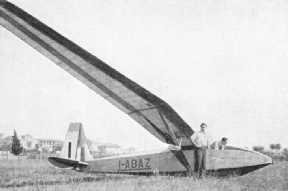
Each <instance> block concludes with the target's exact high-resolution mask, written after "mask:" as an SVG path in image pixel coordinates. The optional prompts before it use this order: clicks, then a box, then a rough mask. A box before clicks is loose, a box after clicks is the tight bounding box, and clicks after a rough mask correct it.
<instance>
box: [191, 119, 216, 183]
mask: <svg viewBox="0 0 288 191" xmlns="http://www.w3.org/2000/svg"><path fill="white" fill-rule="evenodd" d="M200 127H201V130H200V131H198V132H195V133H194V134H193V135H192V136H191V141H192V142H193V143H194V145H195V146H196V149H195V160H196V161H195V162H196V165H195V171H196V173H197V176H198V178H203V174H205V169H206V149H210V144H211V143H212V138H211V136H210V135H209V134H208V133H207V132H206V129H207V125H206V124H205V123H202V124H201V125H200Z"/></svg>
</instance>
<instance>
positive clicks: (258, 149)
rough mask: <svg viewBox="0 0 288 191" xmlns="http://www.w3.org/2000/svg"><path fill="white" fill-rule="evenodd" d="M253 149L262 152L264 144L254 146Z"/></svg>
mask: <svg viewBox="0 0 288 191" xmlns="http://www.w3.org/2000/svg"><path fill="white" fill-rule="evenodd" d="M252 149H253V151H258V152H262V151H263V150H264V147H263V146H253V148H252Z"/></svg>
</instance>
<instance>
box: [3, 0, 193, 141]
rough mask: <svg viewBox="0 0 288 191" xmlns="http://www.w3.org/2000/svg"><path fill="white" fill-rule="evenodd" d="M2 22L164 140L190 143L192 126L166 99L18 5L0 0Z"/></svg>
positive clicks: (8, 28)
mask: <svg viewBox="0 0 288 191" xmlns="http://www.w3.org/2000/svg"><path fill="white" fill-rule="evenodd" d="M0 24H1V25H2V26H3V27H5V28H6V29H7V30H9V31H10V32H12V33H14V34H15V35H16V36H17V37H19V38H20V39H22V40H23V41H25V42H26V43H27V44H29V45H30V46H32V47H33V48H34V49H36V50H37V51H38V52H40V53H41V54H43V55H44V56H46V57H47V58H49V59H50V60H51V61H53V62H54V63H55V64H57V65H58V66H60V67H61V68H62V69H64V70H65V71H67V72H68V73H70V74H71V75H73V76H74V77H75V78H77V79H78V80H80V81H81V82H83V83H84V84H85V85H87V86H88V87H89V88H91V89H92V90H93V91H95V92H96V93H97V94H99V95H101V96H102V97H103V98H105V99H106V100H107V101H109V102H110V103H112V104H113V105H114V106H116V107H117V108H119V109H120V110H121V111H123V112H125V113H126V114H128V115H129V116H130V117H131V118H133V119H134V120H135V121H136V122H138V123H139V124H140V125H141V126H143V127H144V128H145V129H146V130H148V131H149V132H150V133H152V134H153V135H154V136H155V137H157V138H158V139H159V140H161V141H162V142H164V143H168V144H173V145H179V144H178V142H179V141H180V139H181V140H182V146H191V145H192V143H191V140H190V139H189V137H190V136H191V135H192V134H193V130H192V129H191V128H190V126H189V125H188V124H187V123H186V122H185V121H184V120H183V119H182V118H181V117H180V116H179V115H178V114H177V113H176V111H174V109H173V108H172V107H170V106H169V105H168V104H167V103H166V102H164V101H163V100H161V99H160V98H158V97H157V96H155V95H153V94H152V93H150V92H149V91H147V90H146V89H144V88H143V87H141V86H140V85H138V84H137V83H135V82H133V81H132V80H130V79H128V78H127V77H125V76H124V75H122V74H121V73H119V72H118V71H116V70H115V69H113V68H111V67H110V66H109V65H107V64H105V63H104V62H103V61H101V60H100V59H98V58H97V57H95V56H94V55H92V54H90V53H89V52H87V51H86V50H84V49H82V48H81V47H79V46H78V45H76V44H75V43H73V42H72V41H70V40H68V39H67V38H65V37H63V36H62V35H60V34H59V33H57V32H56V31H54V30H53V29H51V28H50V27H48V26H46V25H45V24H43V23H42V22H40V21H39V20H37V19H36V18H34V17H33V16H31V15H29V14H28V13H26V12H25V11H23V10H22V9H20V8H18V7H17V6H15V5H13V4H11V3H9V2H7V1H4V0H0Z"/></svg>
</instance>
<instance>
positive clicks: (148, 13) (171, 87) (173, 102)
mask: <svg viewBox="0 0 288 191" xmlns="http://www.w3.org/2000/svg"><path fill="white" fill-rule="evenodd" d="M10 2H12V3H14V4H16V5H17V6H19V7H20V8H22V9H24V10H25V11H26V12H28V13H29V14H31V15H33V16H34V17H36V18H37V19H39V20H40V21H42V22H43V23H45V24H46V25H48V26H50V27H51V28H53V29H54V30H56V31H57V32H59V33H60V34H62V35H63V36H65V37H67V38H68V39H70V40H72V41H73V42H75V43H76V44H78V45H79V46H81V47H83V48H84V49H86V50H87V51H88V52H90V53H92V54H94V55H95V56H96V57H98V58H100V59H101V60H102V61H104V62H105V63H107V64H108V65H110V66H111V67H113V68H114V69H116V70H118V71H119V72H120V73H122V74H124V75H125V76H127V77H128V78H130V79H131V80H133V81H135V82H137V83H138V84H139V85H141V86H142V87H144V88H145V89H147V90H149V91H150V92H152V93H153V94H155V95H156V96H158V97H160V98H161V99H163V100H164V101H166V102H167V103H168V104H169V105H170V106H172V107H173V108H174V109H175V111H176V112H177V113H178V114H179V115H180V116H181V117H182V118H183V119H184V120H185V121H186V122H187V123H188V124H189V125H190V126H191V128H192V129H193V130H194V131H198V130H199V129H200V127H199V125H200V124H201V123H203V122H204V123H207V125H208V130H209V132H210V134H212V136H213V139H214V140H220V139H221V138H222V137H227V138H228V139H229V141H228V144H229V145H233V146H239V147H248V148H251V147H252V146H256V145H261V146H264V147H266V148H268V147H269V144H271V143H275V144H276V143H280V144H281V145H282V147H288V64H287V63H288V54H287V52H288V35H287V34H288V2H287V1H285V0H273V1H270V0H263V1H248V0H247V1H246V0H243V1H235V0H223V1H212V0H202V1H196V0H194V1H192V0H182V1H178V0H177V1H176V0H167V1H160V0H153V1H152V0H147V1H143V0H142V1H141V0H133V1H132V0H99V1H94V0H86V1H76V0H75V1H74V0H73V1H72V0H61V1H60V0H50V1H45V0H12V1H10ZM72 122H81V123H82V124H83V127H84V132H85V134H86V137H87V138H89V139H91V140H98V141H103V142H113V143H116V144H119V145H121V146H123V147H130V146H133V147H136V148H137V149H138V150H153V149H157V148H163V147H166V145H165V144H163V143H162V142H160V141H159V140H158V139H157V138H155V137H154V136H153V135H151V134H150V133H149V132H148V131H146V130H145V129H144V128H143V127H142V126H140V125H139V124H138V123H136V122H135V121H133V120H132V119H131V118H130V117H129V116H128V115H126V114H124V113H123V112H121V111H120V110H119V109H117V108H116V107H114V106H113V105H112V104H110V103H109V102H107V101H106V100H105V99H103V98H102V97H100V96H99V95H97V94H96V93H95V92H93V91H92V90H90V89H89V88H88V87H86V86H85V85H84V84H82V83H81V82H80V81H78V80H76V79H75V78H74V77H72V76H71V75H70V74H68V73H67V72H65V71H64V70H62V69H61V68H59V67H58V66H56V65H55V64H54V63H53V62H51V61H50V60H48V59H47V58H46V57H44V56H43V55H41V54H40V53H38V52H37V51H36V50H34V49H33V48H31V47H30V46H29V45H27V44H25V43H24V42H23V41H21V40H20V39H18V37H16V36H14V35H13V34H12V33H10V32H9V31H7V30H6V29H4V28H3V27H0V133H5V134H6V135H12V133H13V129H15V130H16V131H17V132H18V134H26V133H29V134H31V135H33V136H34V137H35V138H53V139H60V140H64V138H65V135H66V132H67V130H68V127H69V123H72Z"/></svg>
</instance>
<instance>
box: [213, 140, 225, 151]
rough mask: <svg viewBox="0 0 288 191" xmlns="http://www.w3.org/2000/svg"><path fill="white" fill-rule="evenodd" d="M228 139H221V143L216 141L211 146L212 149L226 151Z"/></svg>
mask: <svg viewBox="0 0 288 191" xmlns="http://www.w3.org/2000/svg"><path fill="white" fill-rule="evenodd" d="M227 142H228V139H227V138H226V137H223V138H222V139H221V141H215V142H214V143H213V144H212V145H211V149H215V150H224V148H225V145H227Z"/></svg>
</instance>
